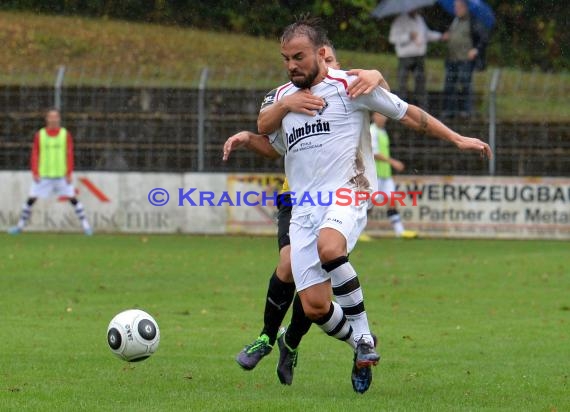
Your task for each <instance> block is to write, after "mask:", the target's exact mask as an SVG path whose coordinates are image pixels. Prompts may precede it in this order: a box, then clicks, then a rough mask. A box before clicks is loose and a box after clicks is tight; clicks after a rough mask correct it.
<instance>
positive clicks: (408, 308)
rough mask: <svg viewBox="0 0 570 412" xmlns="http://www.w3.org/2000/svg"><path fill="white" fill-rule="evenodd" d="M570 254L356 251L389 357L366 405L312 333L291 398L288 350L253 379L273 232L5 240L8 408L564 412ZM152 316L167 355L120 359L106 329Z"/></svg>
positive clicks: (511, 247)
mask: <svg viewBox="0 0 570 412" xmlns="http://www.w3.org/2000/svg"><path fill="white" fill-rule="evenodd" d="M567 247H568V245H567V243H563V242H544V241H526V242H523V241H467V240H465V241H459V240H454V241H444V240H420V241H411V242H403V241H397V240H377V241H374V242H372V243H365V244H362V245H359V247H358V248H357V250H356V251H355V252H354V253H353V254H352V255H351V260H352V262H353V263H354V265H355V267H356V268H357V270H358V271H359V273H361V281H362V284H363V286H364V291H365V296H366V303H367V311H368V314H369V319H370V320H371V322H372V325H373V328H374V330H375V331H376V332H377V333H378V334H379V336H380V339H381V343H380V350H381V352H382V354H383V361H382V362H381V363H380V365H379V366H378V367H377V368H376V369H375V371H374V373H375V375H374V383H373V386H372V388H371V390H370V391H369V392H368V393H366V394H365V395H363V396H360V395H356V394H355V393H353V391H352V388H351V385H350V368H351V359H352V357H351V354H350V351H349V349H348V348H347V347H346V345H344V344H341V343H338V342H335V341H333V340H332V339H331V338H329V337H326V336H325V335H324V334H323V333H322V332H321V331H320V330H318V328H316V327H314V328H313V329H312V330H311V331H310V332H309V335H308V336H307V337H306V339H305V340H304V342H303V344H302V348H301V352H300V359H299V366H298V368H297V369H296V375H295V381H294V383H293V386H291V387H283V386H281V385H280V384H279V383H278V381H277V377H276V375H275V371H274V367H275V363H276V359H277V350H275V352H274V353H272V354H271V355H270V356H269V358H268V359H266V360H264V361H262V363H261V364H260V365H259V366H258V368H257V369H256V370H254V371H252V372H244V371H242V370H240V369H239V367H238V366H237V364H236V363H235V362H234V360H233V357H234V356H235V354H236V353H237V352H238V351H239V350H240V349H241V348H242V347H243V345H245V344H246V343H248V342H250V341H251V340H252V339H253V338H254V337H256V335H257V333H258V332H259V328H260V326H261V323H260V322H261V317H262V306H263V301H264V294H265V287H266V281H267V279H268V276H269V274H270V273H271V271H272V268H273V266H274V264H275V261H276V257H277V253H276V248H275V241H274V239H272V238H249V237H198V236H197V237H190V236H107V235H100V236H95V237H93V238H85V237H83V236H80V235H56V234H24V235H22V236H19V237H8V236H6V235H0V257H1V259H0V276H1V280H2V289H1V298H0V313H1V314H2V344H3V350H2V351H1V352H0V364H1V365H2V369H1V371H0V409H1V410H3V411H16V410H17V411H20V410H88V411H95V410H111V409H113V410H121V411H127V410H133V411H134V410H144V411H155V410H156V411H162V410H192V411H214V410H215V411H267V410H288V411H348V410H374V411H377V410H386V411H420V410H421V411H429V410H433V411H444V410H449V411H460V410H470V411H472V410H512V411H521V410H529V411H530V410H532V411H552V410H559V411H562V410H564V409H565V408H567V407H568V367H569V363H568V362H569V361H568V359H570V332H569V331H570V328H569V327H568V323H569V322H570V293H569V292H570V278H569V277H568V270H569V269H568V261H567V258H568V255H567ZM131 307H141V308H143V309H145V310H147V311H149V312H150V313H151V314H153V315H154V316H155V317H156V319H157V321H158V322H159V325H160V327H161V334H162V340H161V344H160V347H159V349H158V351H157V353H156V354H155V355H154V356H153V357H151V358H150V359H149V360H147V361H144V362H142V363H139V364H133V365H131V364H128V363H124V362H122V361H120V360H118V359H116V358H115V357H114V356H113V355H112V354H111V352H110V351H109V350H108V349H107V347H106V327H107V324H108V322H109V320H110V319H111V318H112V317H113V316H114V315H115V314H116V313H117V312H119V311H121V310H123V309H126V308H131Z"/></svg>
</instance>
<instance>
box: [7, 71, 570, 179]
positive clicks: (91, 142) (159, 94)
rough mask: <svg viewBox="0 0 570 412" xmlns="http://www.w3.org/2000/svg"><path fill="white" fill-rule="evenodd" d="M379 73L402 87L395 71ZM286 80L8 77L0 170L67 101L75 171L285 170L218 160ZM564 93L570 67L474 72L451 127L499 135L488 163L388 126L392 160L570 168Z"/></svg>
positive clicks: (98, 74) (484, 170)
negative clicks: (465, 113) (464, 114)
mask: <svg viewBox="0 0 570 412" xmlns="http://www.w3.org/2000/svg"><path fill="white" fill-rule="evenodd" d="M58 76H59V80H61V83H60V84H56V80H57V78H58ZM384 76H385V77H386V78H387V79H388V80H389V81H390V83H392V84H395V81H393V80H394V79H395V73H384ZM441 76H442V75H441V73H437V74H432V75H431V76H430V77H428V85H429V111H430V112H432V113H433V114H434V115H436V116H438V115H440V114H441V109H442V99H443V93H442V92H441V88H442V77H441ZM286 80H287V79H286V77H285V74H284V73H283V70H280V69H279V68H276V70H275V71H273V72H259V71H255V70H232V69H228V68H223V69H214V68H208V69H204V70H203V71H201V72H199V73H188V74H187V75H186V76H185V77H183V78H174V77H173V76H169V74H168V73H163V72H160V71H158V69H157V71H155V72H148V70H147V71H143V70H141V71H139V72H137V73H126V72H122V71H121V70H120V69H117V68H115V69H112V68H107V69H104V68H102V67H92V68H89V69H86V68H74V67H67V68H65V71H64V70H63V69H62V70H60V71H57V70H54V71H52V72H51V73H48V72H46V71H41V72H38V73H4V74H3V75H2V76H0V83H1V84H3V86H0V116H1V117H2V122H1V123H0V124H1V126H0V168H1V169H12V170H17V169H25V168H27V167H28V164H29V153H30V147H31V140H32V138H31V136H32V134H33V132H34V131H35V130H37V129H38V128H40V127H41V126H42V123H43V119H42V117H43V111H44V110H45V109H46V108H47V107H49V106H52V105H54V104H60V105H61V109H62V112H63V118H64V124H65V126H66V127H67V128H68V129H69V130H70V131H71V132H72V134H73V136H74V138H75V154H76V163H77V168H78V169H82V170H124V171H208V172H223V171H243V172H249V171H281V170H282V163H281V162H280V161H269V160H265V159H262V158H260V157H258V156H256V155H254V154H253V153H249V152H247V151H239V152H236V153H235V154H234V155H233V157H232V159H231V161H230V162H228V163H223V162H222V161H221V147H222V145H223V142H224V141H225V139H226V138H227V137H229V136H230V135H232V134H234V133H236V132H238V131H240V130H252V131H255V130H256V119H257V113H258V110H259V105H260V103H261V101H262V99H263V96H264V94H265V93H266V92H267V91H268V90H269V89H271V88H273V87H275V86H276V85H279V84H281V83H283V82H285V81H286ZM54 85H55V86H54ZM492 85H494V86H496V87H495V88H494V89H493V90H494V92H493V91H492V89H491V86H492ZM57 86H61V87H57ZM568 95H570V75H568V74H544V73H538V72H534V73H522V72H516V71H511V70H503V71H501V72H498V71H496V70H489V71H487V72H483V73H479V74H477V75H476V76H475V79H474V101H475V110H474V114H473V116H471V117H469V118H457V119H450V120H448V121H446V122H447V123H448V124H449V125H450V126H451V127H453V128H454V129H456V130H457V131H458V132H460V133H462V134H467V135H470V136H477V137H481V138H483V139H484V140H487V139H489V138H491V139H492V140H494V141H495V148H496V160H495V163H494V164H493V167H492V168H490V167H489V164H488V163H487V162H484V161H482V160H480V159H478V158H477V157H476V156H473V155H463V154H459V153H458V152H457V151H456V150H455V149H454V148H453V147H451V146H450V145H449V144H446V143H443V142H440V141H437V140H435V139H430V138H426V137H425V136H420V135H418V134H417V133H415V132H413V131H410V130H407V129H405V128H403V127H402V126H401V125H399V124H397V123H396V122H389V123H388V126H387V128H388V132H389V134H390V136H391V138H392V152H393V156H394V157H396V158H399V159H400V160H402V161H403V162H404V163H406V165H407V166H408V173H417V174H472V175H485V174H489V173H495V174H497V175H504V176H508V175H533V176H564V175H568V174H569V172H570V103H569V102H570V99H568V97H567V96H568ZM495 109H496V110H495Z"/></svg>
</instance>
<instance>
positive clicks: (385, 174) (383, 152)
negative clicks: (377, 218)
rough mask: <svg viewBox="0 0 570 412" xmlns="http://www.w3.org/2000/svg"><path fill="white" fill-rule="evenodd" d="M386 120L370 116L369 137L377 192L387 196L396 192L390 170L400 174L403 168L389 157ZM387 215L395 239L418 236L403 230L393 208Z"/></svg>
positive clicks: (396, 212) (376, 114) (399, 218)
mask: <svg viewBox="0 0 570 412" xmlns="http://www.w3.org/2000/svg"><path fill="white" fill-rule="evenodd" d="M386 120H387V119H386V117H385V116H382V115H381V114H380V113H374V114H373V115H372V123H371V124H370V137H371V138H372V150H373V151H374V160H375V161H376V174H377V175H378V191H380V192H384V193H386V194H387V195H388V196H389V195H390V193H391V192H394V191H395V190H396V185H395V184H394V180H393V179H392V168H393V169H394V170H395V171H396V172H402V171H403V170H404V169H405V166H404V164H403V163H402V162H400V161H399V160H397V159H394V158H392V157H391V156H390V138H389V136H388V133H387V132H386V128H385V126H386ZM387 214H388V219H389V220H390V223H391V224H392V228H393V229H394V233H396V236H397V237H402V238H405V239H412V238H415V237H417V236H418V234H417V233H416V232H414V231H412V230H405V229H404V224H403V223H402V219H401V217H400V214H399V213H398V210H397V209H396V208H395V207H392V208H390V209H388V213H387Z"/></svg>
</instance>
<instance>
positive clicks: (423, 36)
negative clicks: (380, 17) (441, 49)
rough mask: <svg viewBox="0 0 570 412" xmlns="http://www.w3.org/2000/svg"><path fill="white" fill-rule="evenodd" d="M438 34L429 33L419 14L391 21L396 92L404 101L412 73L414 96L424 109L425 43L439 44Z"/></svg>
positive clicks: (416, 12)
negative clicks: (396, 78) (436, 42)
mask: <svg viewBox="0 0 570 412" xmlns="http://www.w3.org/2000/svg"><path fill="white" fill-rule="evenodd" d="M441 37H442V35H441V33H440V32H437V31H433V30H430V29H429V28H428V26H427V24H426V22H425V20H424V18H423V17H422V16H421V14H420V13H419V12H418V10H411V11H410V12H408V13H403V14H400V15H399V16H398V17H396V19H395V20H394V21H393V22H392V26H391V27H390V36H389V41H390V43H392V44H393V45H394V46H395V49H396V56H398V92H399V94H400V96H401V97H402V98H403V99H404V100H410V99H409V96H408V76H409V74H410V73H414V94H415V99H414V100H416V102H417V104H418V105H419V106H420V107H422V108H424V109H427V94H426V77H425V56H426V53H427V44H428V42H432V41H438V40H440V39H441Z"/></svg>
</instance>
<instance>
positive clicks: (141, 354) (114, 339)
mask: <svg viewBox="0 0 570 412" xmlns="http://www.w3.org/2000/svg"><path fill="white" fill-rule="evenodd" d="M159 342H160V330H159V329H158V324H157V323H156V321H155V320H154V318H153V317H152V316H150V315H149V314H148V313H146V312H144V311H142V310H139V309H130V310H125V311H124V312H121V313H119V314H118V315H117V316H115V317H114V318H113V319H112V320H111V323H109V327H108V328H107V344H108V345H109V348H110V349H111V352H113V353H114V354H115V355H117V356H118V357H119V358H121V359H123V360H126V361H128V362H139V361H142V360H145V359H146V358H148V357H149V356H150V355H152V354H153V353H154V352H155V351H156V348H158V343H159Z"/></svg>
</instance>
